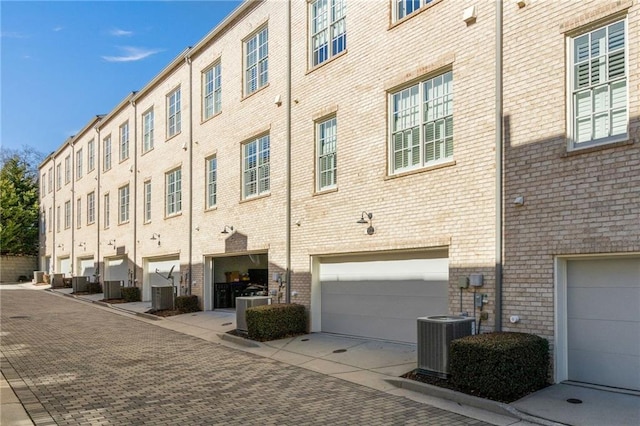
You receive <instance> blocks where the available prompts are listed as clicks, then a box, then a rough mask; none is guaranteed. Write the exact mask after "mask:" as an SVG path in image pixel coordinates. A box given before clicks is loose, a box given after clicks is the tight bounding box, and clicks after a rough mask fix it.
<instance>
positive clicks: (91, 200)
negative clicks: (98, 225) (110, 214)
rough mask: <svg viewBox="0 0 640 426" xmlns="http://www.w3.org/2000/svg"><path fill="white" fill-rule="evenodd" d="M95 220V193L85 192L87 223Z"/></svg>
mask: <svg viewBox="0 0 640 426" xmlns="http://www.w3.org/2000/svg"><path fill="white" fill-rule="evenodd" d="M95 221H96V193H95V192H90V193H88V194H87V225H89V224H91V223H94V222H95Z"/></svg>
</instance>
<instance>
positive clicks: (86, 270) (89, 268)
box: [78, 257, 96, 280]
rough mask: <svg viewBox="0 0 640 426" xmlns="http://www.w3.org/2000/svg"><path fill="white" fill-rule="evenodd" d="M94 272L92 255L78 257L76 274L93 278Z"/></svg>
mask: <svg viewBox="0 0 640 426" xmlns="http://www.w3.org/2000/svg"><path fill="white" fill-rule="evenodd" d="M95 272H96V268H95V263H94V262H93V257H89V258H85V259H78V276H80V277H89V279H90V280H93V274H94V273H95Z"/></svg>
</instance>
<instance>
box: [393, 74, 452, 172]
mask: <svg viewBox="0 0 640 426" xmlns="http://www.w3.org/2000/svg"><path fill="white" fill-rule="evenodd" d="M391 108H392V111H391V117H390V120H391V142H390V143H391V146H390V149H389V152H390V153H391V158H390V170H391V171H392V173H397V172H403V171H407V170H412V169H417V168H420V167H425V166H429V165H432V164H437V163H439V162H443V161H446V160H450V159H452V158H453V74H452V72H451V71H449V72H446V73H444V74H442V75H439V76H437V77H434V78H431V79H429V80H425V81H422V82H420V83H418V84H415V85H413V86H411V87H407V88H406V89H403V90H401V91H399V92H396V93H393V94H392V95H391Z"/></svg>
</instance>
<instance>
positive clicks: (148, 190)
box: [144, 180, 151, 223]
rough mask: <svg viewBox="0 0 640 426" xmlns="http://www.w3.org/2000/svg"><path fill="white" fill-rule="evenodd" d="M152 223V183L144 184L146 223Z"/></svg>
mask: <svg viewBox="0 0 640 426" xmlns="http://www.w3.org/2000/svg"><path fill="white" fill-rule="evenodd" d="M149 222H151V181H150V180H148V181H146V182H145V183H144V223H149Z"/></svg>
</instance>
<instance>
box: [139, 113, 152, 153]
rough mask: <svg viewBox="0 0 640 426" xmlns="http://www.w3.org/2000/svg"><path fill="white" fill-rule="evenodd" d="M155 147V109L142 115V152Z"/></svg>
mask: <svg viewBox="0 0 640 426" xmlns="http://www.w3.org/2000/svg"><path fill="white" fill-rule="evenodd" d="M152 148H153V109H150V110H149V111H147V112H145V113H144V115H143V116H142V152H147V151H149V150H151V149H152Z"/></svg>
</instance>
